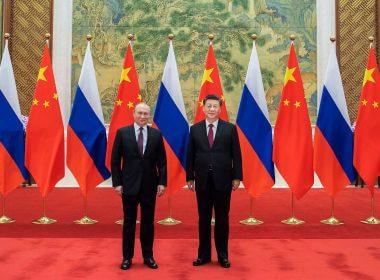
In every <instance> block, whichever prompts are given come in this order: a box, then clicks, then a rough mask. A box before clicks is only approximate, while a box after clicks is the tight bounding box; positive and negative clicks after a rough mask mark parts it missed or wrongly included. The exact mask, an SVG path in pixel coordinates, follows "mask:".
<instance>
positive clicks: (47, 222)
mask: <svg viewBox="0 0 380 280" xmlns="http://www.w3.org/2000/svg"><path fill="white" fill-rule="evenodd" d="M56 222H57V220H54V219H50V218H49V217H46V216H42V217H41V218H39V219H38V220H35V221H33V222H32V223H33V224H35V225H50V224H54V223H56Z"/></svg>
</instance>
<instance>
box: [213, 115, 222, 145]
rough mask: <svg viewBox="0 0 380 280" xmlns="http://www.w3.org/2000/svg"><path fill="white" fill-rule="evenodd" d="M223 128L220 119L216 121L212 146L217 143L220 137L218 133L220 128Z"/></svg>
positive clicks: (220, 132)
mask: <svg viewBox="0 0 380 280" xmlns="http://www.w3.org/2000/svg"><path fill="white" fill-rule="evenodd" d="M223 128H224V123H223V121H222V120H221V119H219V121H218V126H217V127H216V134H215V137H214V143H213V144H212V147H215V145H216V144H218V142H219V141H218V139H219V138H220V135H221V134H222V130H223Z"/></svg>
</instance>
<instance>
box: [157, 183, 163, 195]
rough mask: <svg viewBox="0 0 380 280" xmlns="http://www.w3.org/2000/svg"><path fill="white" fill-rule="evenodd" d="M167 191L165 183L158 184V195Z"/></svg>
mask: <svg viewBox="0 0 380 280" xmlns="http://www.w3.org/2000/svg"><path fill="white" fill-rule="evenodd" d="M164 193H165V187H164V186H163V185H158V186H157V196H163V195H164Z"/></svg>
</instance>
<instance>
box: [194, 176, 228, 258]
mask: <svg viewBox="0 0 380 280" xmlns="http://www.w3.org/2000/svg"><path fill="white" fill-rule="evenodd" d="M196 193H197V203H198V216H199V221H198V226H199V227H198V230H199V248H198V257H199V258H203V259H210V258H211V218H212V209H213V208H214V212H215V228H214V239H215V247H216V251H217V253H218V260H220V259H225V258H228V235H229V212H230V201H231V190H229V191H226V192H221V191H218V190H216V189H215V185H214V180H213V179H212V171H210V172H209V174H208V179H207V186H206V188H204V189H203V188H202V190H197V191H196Z"/></svg>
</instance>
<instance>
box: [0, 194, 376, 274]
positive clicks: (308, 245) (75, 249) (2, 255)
mask: <svg viewBox="0 0 380 280" xmlns="http://www.w3.org/2000/svg"><path fill="white" fill-rule="evenodd" d="M378 192H379V191H378V189H377V190H376V196H377V197H378ZM290 198H291V196H290V192H289V190H287V189H273V190H271V191H269V192H268V193H266V194H264V195H263V196H262V197H261V198H259V199H257V200H255V201H254V204H255V217H256V218H259V219H261V220H263V221H264V224H263V225H260V226H251V227H249V226H243V225H240V224H239V223H238V222H239V220H242V219H244V218H246V217H247V214H248V208H249V198H248V195H247V194H246V192H245V191H244V190H242V189H239V190H238V191H236V192H234V193H233V198H232V205H231V215H230V225H231V232H230V237H231V239H230V260H231V262H232V267H231V269H229V270H226V269H222V268H220V267H219V266H218V265H217V263H216V262H215V255H216V254H215V253H214V255H213V257H214V258H213V263H211V264H209V265H206V266H204V267H193V266H192V265H191V261H192V259H193V258H194V257H195V256H196V248H197V239H196V238H197V214H196V203H195V195H194V194H193V193H191V192H190V191H188V190H180V191H179V192H178V193H177V194H176V195H175V196H174V200H173V216H174V217H175V218H177V219H179V220H181V221H182V222H183V224H181V225H177V226H172V227H168V226H162V225H157V226H156V241H155V257H156V260H157V262H158V263H159V265H160V267H159V269H158V270H157V271H152V270H149V269H148V268H146V267H145V266H143V265H142V259H141V253H140V248H139V242H136V245H137V246H136V252H135V258H134V260H133V261H134V264H133V266H132V268H131V270H129V271H121V270H120V269H119V268H118V266H119V262H120V261H121V238H120V237H121V226H119V225H116V224H114V222H115V221H116V220H117V219H119V218H121V202H120V198H119V197H117V196H116V195H115V194H114V191H113V190H112V189H106V188H102V189H97V190H95V191H94V192H93V193H92V194H91V195H90V196H89V211H88V213H89V216H91V217H92V218H94V219H97V220H99V223H98V224H96V225H90V226H81V225H74V224H73V223H72V221H73V220H75V219H78V218H80V217H81V216H82V215H83V212H82V211H83V209H82V207H83V205H82V196H81V193H80V191H79V190H78V189H72V188H57V189H55V190H54V191H53V192H52V193H51V194H50V195H49V196H48V200H47V213H48V216H49V217H51V218H55V219H57V220H58V223H56V224H53V225H43V226H38V225H33V224H31V221H32V220H34V219H36V218H38V217H39V216H40V215H41V211H42V202H41V199H40V196H39V193H38V190H37V189H35V188H21V189H17V190H16V191H14V192H13V193H11V194H10V195H9V197H8V198H7V201H6V202H7V215H8V216H10V217H12V218H14V219H16V220H17V222H16V223H14V224H7V225H0V279H1V280H8V279H28V280H29V279H39V280H40V279H125V278H128V279H152V278H153V277H157V276H158V277H160V280H162V279H181V280H182V279H185V280H187V279H207V280H211V279H221V278H222V279H225V278H228V279H321V278H323V277H324V278H325V279H378V271H377V266H378V264H379V263H380V240H379V239H378V238H379V237H380V226H372V225H364V224H362V223H360V222H359V221H360V220H361V219H364V218H367V217H368V216H369V215H370V196H369V192H368V190H366V189H346V190H344V191H343V192H342V193H341V194H339V195H338V197H337V200H336V217H338V218H339V219H341V220H344V222H345V225H342V226H335V227H334V226H327V225H323V224H321V223H320V222H319V221H320V220H321V219H324V218H327V217H328V216H329V214H330V204H331V200H330V198H329V197H328V196H327V194H326V193H325V192H324V191H323V190H321V189H313V190H312V191H311V192H309V193H308V194H307V195H306V196H305V197H304V198H303V199H302V200H301V201H297V202H296V216H298V217H299V218H301V219H303V220H305V221H306V224H304V225H301V226H287V225H283V224H281V223H280V221H281V220H283V219H285V218H288V217H289V215H290V202H291V200H290ZM376 210H377V213H380V211H379V210H380V209H379V203H377V206H376ZM166 214H167V200H166V198H164V199H161V198H160V199H158V205H157V212H156V220H158V219H161V218H164V217H165V216H166Z"/></svg>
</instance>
